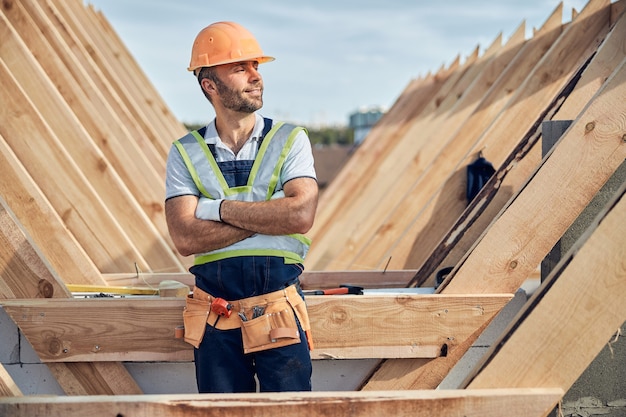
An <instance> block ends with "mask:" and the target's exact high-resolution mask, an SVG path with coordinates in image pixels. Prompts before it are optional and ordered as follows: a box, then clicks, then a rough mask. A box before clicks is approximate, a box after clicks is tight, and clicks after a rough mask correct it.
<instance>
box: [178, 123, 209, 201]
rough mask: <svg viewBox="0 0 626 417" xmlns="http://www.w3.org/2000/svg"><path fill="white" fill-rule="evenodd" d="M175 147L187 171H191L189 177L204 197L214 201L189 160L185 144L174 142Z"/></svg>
mask: <svg viewBox="0 0 626 417" xmlns="http://www.w3.org/2000/svg"><path fill="white" fill-rule="evenodd" d="M192 133H196V134H197V133H198V132H192ZM198 136H199V135H198ZM174 145H175V146H176V148H177V149H178V152H179V153H180V156H181V157H182V158H183V161H185V165H187V170H188V171H189V175H191V179H193V182H194V183H195V184H196V187H198V191H200V192H201V193H202V194H203V195H204V196H206V197H208V198H211V199H214V197H213V196H211V194H210V193H209V192H208V191H207V190H206V188H204V185H202V181H200V177H199V176H198V171H196V168H195V167H194V166H193V163H192V162H191V158H189V154H187V151H186V150H185V147H184V146H183V144H182V143H180V140H177V141H175V142H174Z"/></svg>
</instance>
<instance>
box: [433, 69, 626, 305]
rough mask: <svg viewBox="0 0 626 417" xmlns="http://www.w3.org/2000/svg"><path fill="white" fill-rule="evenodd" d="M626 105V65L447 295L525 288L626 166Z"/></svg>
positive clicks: (546, 161)
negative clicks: (607, 184)
mask: <svg viewBox="0 0 626 417" xmlns="http://www.w3.org/2000/svg"><path fill="white" fill-rule="evenodd" d="M625 100H626V59H624V60H622V63H621V64H620V66H619V68H617V69H616V70H615V72H614V73H613V75H612V76H611V77H610V78H609V79H608V80H607V81H606V83H605V85H604V86H603V88H602V89H601V90H600V91H598V93H597V94H596V96H595V98H594V99H593V100H592V101H591V102H590V103H589V105H588V106H587V107H586V109H585V111H584V112H583V113H581V115H580V116H579V118H578V119H577V120H575V121H574V123H573V124H572V126H571V127H570V128H569V129H568V131H567V132H566V133H565V134H564V135H563V137H562V138H561V140H560V141H559V142H558V143H557V145H556V147H555V148H554V149H553V151H552V153H551V154H550V155H549V157H548V158H547V159H544V161H543V164H542V165H541V167H540V168H539V169H538V171H537V172H536V173H535V175H534V176H533V177H532V178H531V179H530V180H529V182H528V183H527V184H526V186H525V187H524V188H523V189H522V190H521V191H520V193H519V194H518V195H517V196H516V198H514V199H513V200H512V201H511V203H510V205H509V206H508V207H507V208H506V209H505V210H504V211H503V212H502V213H501V215H500V216H499V217H498V218H497V219H496V220H495V221H494V222H493V224H492V225H491V227H490V228H489V230H488V231H487V232H486V233H485V235H484V236H483V237H482V239H481V240H480V241H479V242H477V244H476V246H475V247H474V248H473V250H472V251H471V252H470V253H468V254H467V256H466V258H465V259H464V261H463V262H462V263H461V264H460V266H459V267H458V268H459V269H458V271H457V272H456V273H454V274H451V276H449V277H448V280H449V284H448V285H447V286H445V285H444V286H442V288H444V287H445V290H444V291H445V292H446V293H449V294H455V293H457V294H459V293H467V292H475V293H478V292H494V291H496V292H498V291H501V292H505V291H515V290H517V288H519V287H520V285H521V284H522V282H523V281H524V280H525V279H526V278H527V277H528V276H529V275H530V272H531V271H533V270H535V269H536V268H537V266H538V265H539V264H540V262H541V259H543V258H544V257H545V256H546V254H547V253H548V252H549V251H550V249H552V247H553V246H554V244H555V243H556V242H557V240H558V239H559V238H560V237H561V236H562V235H563V233H564V232H565V231H566V230H567V228H568V227H569V226H570V225H571V224H572V223H573V222H574V220H575V219H576V217H578V215H579V214H580V213H581V212H582V210H583V209H584V208H585V207H586V206H587V204H589V202H590V201H591V199H592V198H593V197H594V196H595V194H596V193H597V192H598V190H599V189H600V188H601V187H602V185H603V184H604V183H605V182H606V181H607V180H608V179H609V177H610V176H611V175H612V174H613V173H614V172H615V170H616V169H617V168H618V167H619V166H620V165H621V164H622V163H623V162H624V159H625V158H626V146H625V143H624V138H623V136H624V119H625V118H626V109H624V107H623V103H624V101H625ZM573 190H575V192H573ZM503 237H506V239H504V238H503ZM485 259H489V264H488V265H486V264H485Z"/></svg>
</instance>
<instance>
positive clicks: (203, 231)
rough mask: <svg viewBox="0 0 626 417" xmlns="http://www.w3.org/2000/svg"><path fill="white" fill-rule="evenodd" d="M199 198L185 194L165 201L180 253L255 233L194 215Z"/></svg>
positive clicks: (191, 252) (221, 244)
mask: <svg viewBox="0 0 626 417" xmlns="http://www.w3.org/2000/svg"><path fill="white" fill-rule="evenodd" d="M197 206H198V197H196V196H193V195H185V196H180V197H174V198H170V199H169V200H167V201H166V202H165V218H166V220H167V227H168V229H169V232H170V236H171V237H172V241H173V242H174V245H175V246H176V249H177V250H178V252H179V253H180V254H181V255H183V256H188V255H194V254H197V253H204V252H210V251H213V250H217V249H221V248H225V247H227V246H230V245H232V244H234V243H237V242H239V241H241V240H244V239H246V238H248V237H250V236H252V235H253V234H254V232H251V231H248V230H243V229H240V228H238V227H234V226H231V225H228V224H225V223H221V222H216V221H207V220H202V219H198V218H197V217H196V208H197Z"/></svg>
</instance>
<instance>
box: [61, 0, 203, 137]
mask: <svg viewBox="0 0 626 417" xmlns="http://www.w3.org/2000/svg"><path fill="white" fill-rule="evenodd" d="M75 3H76V5H74V12H75V15H76V17H77V18H78V20H79V21H81V22H83V26H84V27H86V28H87V29H90V30H91V36H92V38H99V39H101V41H102V42H104V43H105V44H106V45H107V46H108V50H109V51H110V53H111V54H112V56H114V57H116V58H117V59H118V60H119V61H120V62H121V64H122V71H124V72H123V73H121V74H118V76H120V77H121V76H124V75H125V74H128V75H129V76H130V75H131V74H132V76H131V77H129V80H131V81H132V82H134V83H135V84H136V85H140V86H141V89H140V93H141V94H143V96H144V100H145V102H146V103H147V104H148V105H149V106H150V108H151V109H152V114H153V119H156V120H159V121H161V123H162V125H163V127H164V128H165V129H167V130H164V131H163V132H162V134H161V135H160V136H159V137H160V138H161V139H162V140H163V141H164V144H165V145H166V146H168V147H169V146H170V145H171V142H172V140H173V139H175V138H179V137H182V136H184V135H185V134H187V129H186V128H185V126H184V124H183V123H181V122H180V121H179V120H178V119H177V118H176V117H175V116H174V113H172V111H171V110H170V108H169V107H168V106H167V103H166V102H165V101H164V100H163V98H162V97H161V95H160V93H159V92H158V91H157V89H156V88H155V86H154V85H153V84H152V82H151V80H150V79H149V78H148V76H147V74H146V73H145V72H144V71H143V69H142V68H141V67H140V66H139V64H138V63H137V61H136V60H135V59H134V57H133V54H132V53H131V51H130V50H129V49H128V48H127V47H126V45H124V43H123V42H122V39H121V38H120V37H119V36H118V34H117V32H115V30H114V29H113V27H112V26H111V24H110V23H109V21H108V20H107V19H106V17H105V16H104V15H103V14H102V13H98V12H96V11H95V9H94V7H93V5H91V4H88V5H86V6H85V7H81V6H82V5H83V3H82V2H79V1H76V2H75ZM70 5H72V4H70ZM185 71H186V70H185ZM207 104H208V103H207Z"/></svg>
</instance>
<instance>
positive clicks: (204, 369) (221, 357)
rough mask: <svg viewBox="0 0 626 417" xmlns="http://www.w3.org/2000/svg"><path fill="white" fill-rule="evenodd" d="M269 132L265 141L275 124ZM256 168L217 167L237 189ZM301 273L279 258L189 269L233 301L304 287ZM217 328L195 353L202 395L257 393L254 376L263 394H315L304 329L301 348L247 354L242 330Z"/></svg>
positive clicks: (201, 284) (239, 164)
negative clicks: (291, 392) (290, 286)
mask: <svg viewBox="0 0 626 417" xmlns="http://www.w3.org/2000/svg"><path fill="white" fill-rule="evenodd" d="M265 126H266V131H264V132H263V136H265V134H266V133H267V131H268V130H269V127H271V121H270V122H269V123H268V121H266V123H265ZM199 133H200V134H201V135H203V136H204V132H202V131H199ZM253 162H254V161H228V162H218V166H219V168H220V170H221V171H222V173H223V175H224V178H225V179H226V181H227V183H228V185H229V187H236V186H240V185H245V184H246V183H247V181H248V176H249V174H250V169H251V168H252V164H253ZM302 270H303V266H302V265H301V264H286V263H285V262H284V259H283V258H281V257H274V256H241V257H234V258H226V259H222V260H218V261H214V262H209V263H205V264H202V265H196V266H193V267H191V268H190V272H191V273H192V274H194V276H195V277H196V285H197V286H198V288H200V289H202V290H203V291H206V292H207V293H209V294H211V295H212V296H214V297H221V298H224V299H225V300H229V301H232V300H239V299H242V298H248V297H252V296H257V295H261V294H266V293H269V292H273V291H276V290H280V289H283V288H286V287H288V286H289V285H292V284H294V283H299V280H298V277H299V276H300V274H301V273H302ZM212 324H213V323H210V324H207V326H206V332H205V334H204V338H203V339H202V343H201V344H200V347H199V348H198V349H195V350H194V358H195V365H196V380H197V384H198V391H199V392H200V393H224V392H255V391H256V390H257V387H256V381H255V375H256V377H257V378H258V381H259V389H260V391H262V392H279V391H310V390H311V373H312V366H311V357H310V353H309V348H308V345H307V339H306V335H305V334H304V332H303V330H302V327H301V326H299V327H300V340H301V342H300V343H298V344H294V345H289V346H284V347H280V348H275V349H270V350H264V351H261V352H255V353H250V354H244V353H243V342H242V336H241V329H233V330H218V329H216V328H214V327H213V326H212Z"/></svg>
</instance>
